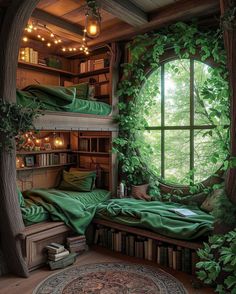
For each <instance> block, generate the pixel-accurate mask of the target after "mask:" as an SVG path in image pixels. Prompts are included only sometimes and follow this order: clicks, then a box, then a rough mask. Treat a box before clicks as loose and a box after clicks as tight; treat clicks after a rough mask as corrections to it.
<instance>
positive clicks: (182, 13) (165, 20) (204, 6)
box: [88, 0, 220, 46]
mask: <svg viewBox="0 0 236 294" xmlns="http://www.w3.org/2000/svg"><path fill="white" fill-rule="evenodd" d="M219 11H220V5H219V1H216V0H198V1H196V0H182V1H178V2H175V3H173V4H170V5H167V6H164V7H162V8H160V9H157V10H156V11H155V12H153V13H151V14H150V15H149V22H148V23H146V24H144V25H143V26H141V27H139V28H137V27H136V28H135V27H132V26H130V25H129V24H127V23H123V22H121V23H119V24H117V25H116V26H113V27H112V28H109V29H108V30H104V31H102V34H101V35H100V37H99V38H97V39H94V40H91V41H89V42H88V45H89V46H95V45H98V44H103V43H105V42H112V41H118V40H127V39H130V38H132V37H134V36H135V35H137V34H142V33H145V32H147V31H150V30H153V29H158V28H161V27H163V26H165V25H167V24H170V23H172V22H173V21H188V20H192V18H195V17H201V18H202V17H203V16H206V15H208V16H209V15H210V14H212V15H213V14H215V13H218V12H219Z"/></svg>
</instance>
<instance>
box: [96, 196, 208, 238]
mask: <svg viewBox="0 0 236 294" xmlns="http://www.w3.org/2000/svg"><path fill="white" fill-rule="evenodd" d="M174 208H189V209H191V210H192V211H194V212H195V213H197V215H195V216H191V217H182V216H178V215H177V214H176V213H175V212H173V211H171V209H174ZM95 217H96V218H102V219H106V220H110V221H114V222H117V223H120V224H125V225H127V226H133V227H140V228H146V229H149V230H152V231H154V232H157V233H159V234H162V235H164V236H167V237H171V238H176V239H183V240H191V239H196V238H198V237H200V236H203V235H206V234H207V233H209V232H210V231H212V229H213V220H214V218H213V216H211V215H209V214H207V213H205V212H203V211H201V210H200V209H198V208H197V207H194V206H191V207H190V206H186V205H181V204H177V203H170V202H168V203H163V202H160V201H151V202H146V201H143V200H136V199H127V198H125V199H112V200H109V201H108V202H105V203H101V204H98V205H97V208H96V215H95Z"/></svg>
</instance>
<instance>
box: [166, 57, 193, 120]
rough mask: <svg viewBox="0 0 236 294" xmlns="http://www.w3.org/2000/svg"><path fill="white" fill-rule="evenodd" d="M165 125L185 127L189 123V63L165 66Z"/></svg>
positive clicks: (179, 62) (184, 61)
mask: <svg viewBox="0 0 236 294" xmlns="http://www.w3.org/2000/svg"><path fill="white" fill-rule="evenodd" d="M164 87H165V125H166V126H186V125H189V121H190V113H189V110H190V61H189V60H185V59H181V60H175V61H170V62H167V63H166V64H165V86H164Z"/></svg>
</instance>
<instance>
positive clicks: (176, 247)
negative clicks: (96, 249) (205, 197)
mask: <svg viewBox="0 0 236 294" xmlns="http://www.w3.org/2000/svg"><path fill="white" fill-rule="evenodd" d="M93 224H94V226H95V239H94V243H95V245H98V246H102V247H106V248H108V249H111V250H113V251H116V252H120V253H123V254H126V255H129V256H134V257H138V258H145V259H147V260H149V261H152V262H155V263H158V264H160V265H161V266H167V267H170V268H172V269H174V270H179V271H184V272H186V273H189V274H192V275H195V272H196V263H197V262H198V257H197V253H196V252H197V250H198V249H200V248H202V247H203V240H196V241H186V240H178V239H173V238H170V237H166V236H164V235H161V234H158V233H155V232H152V231H149V230H146V229H141V228H137V227H130V226H127V225H123V224H119V223H116V222H112V221H108V220H102V219H96V218H95V219H94V220H93ZM97 230H101V231H102V233H103V232H104V231H105V232H112V234H117V235H119V232H120V233H121V236H122V234H123V236H125V237H124V238H123V237H120V239H121V244H119V240H114V236H113V237H111V238H113V240H112V241H111V242H109V237H107V236H108V235H109V233H108V234H107V233H105V235H106V236H105V237H104V236H103V237H102V238H100V237H99V238H98V240H96V234H97V232H96V231H97ZM98 235H100V236H101V232H99V233H98ZM127 236H133V238H134V239H135V240H137V242H138V241H139V240H141V242H142V240H143V242H145V240H146V242H147V244H148V243H149V241H151V243H152V253H151V256H150V254H149V253H148V252H147V253H145V246H144V245H143V247H141V251H143V252H142V253H141V256H140V252H139V254H138V255H137V254H136V252H135V251H136V249H138V248H136V247H135V248H134V250H133V252H132V254H130V252H129V250H130V248H129V249H128V248H126V247H127V246H131V245H130V243H129V240H127V238H128V237H127ZM125 238H126V239H125ZM101 239H102V240H101ZM118 239H119V237H118ZM113 243H116V244H113ZM123 243H125V244H123ZM117 244H118V245H117ZM117 246H118V247H117ZM135 246H136V244H135ZM147 246H149V245H147ZM159 246H160V248H158V247H159ZM154 247H155V250H157V251H158V250H159V249H160V250H159V252H155V253H154ZM162 249H163V251H162ZM139 250H140V248H139ZM173 252H174V253H173ZM158 255H159V256H158ZM160 255H163V256H164V258H163V256H160ZM176 255H177V256H176ZM179 255H180V256H179ZM180 263H181V264H180Z"/></svg>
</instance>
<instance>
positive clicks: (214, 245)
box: [197, 229, 236, 294]
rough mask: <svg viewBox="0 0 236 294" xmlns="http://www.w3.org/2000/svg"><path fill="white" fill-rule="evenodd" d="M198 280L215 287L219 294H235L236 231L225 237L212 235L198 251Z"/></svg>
mask: <svg viewBox="0 0 236 294" xmlns="http://www.w3.org/2000/svg"><path fill="white" fill-rule="evenodd" d="M198 256H199V257H200V259H201V261H200V262H198V263H197V268H198V269H199V271H198V272H197V275H198V277H199V278H200V280H202V281H204V282H205V283H206V284H210V285H214V286H216V292H217V293H219V294H236V229H234V230H233V231H230V232H228V233H227V234H225V235H213V236H211V237H210V238H209V242H208V243H204V248H203V249H199V250H198Z"/></svg>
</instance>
